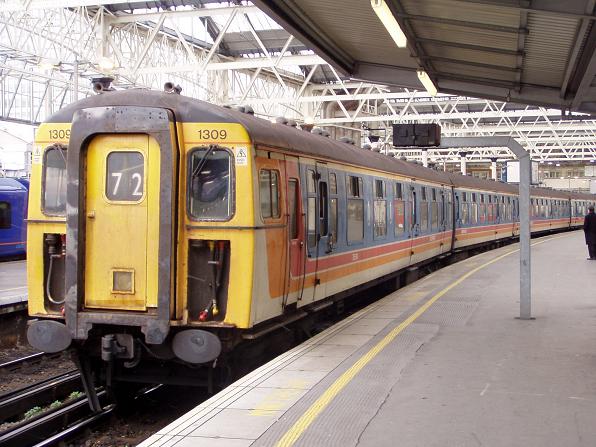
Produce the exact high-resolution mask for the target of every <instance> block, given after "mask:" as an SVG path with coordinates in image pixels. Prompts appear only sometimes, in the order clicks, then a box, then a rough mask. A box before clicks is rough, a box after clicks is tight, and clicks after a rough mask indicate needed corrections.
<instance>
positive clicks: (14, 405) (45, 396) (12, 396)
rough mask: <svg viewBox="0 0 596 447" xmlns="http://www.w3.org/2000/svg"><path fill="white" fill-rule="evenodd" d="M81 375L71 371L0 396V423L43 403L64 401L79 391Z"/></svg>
mask: <svg viewBox="0 0 596 447" xmlns="http://www.w3.org/2000/svg"><path fill="white" fill-rule="evenodd" d="M81 388H82V387H81V375H80V374H79V372H78V371H77V370H72V371H69V372H67V373H64V374H60V375H58V376H55V377H51V378H49V379H46V380H42V381H41V382H37V383H34V384H32V385H29V386H26V387H23V388H19V389H17V390H12V391H9V392H7V393H5V394H3V395H1V396H0V421H8V420H11V419H12V418H14V417H16V416H18V415H20V414H23V413H25V412H26V411H27V410H30V409H31V408H33V407H35V406H38V405H44V404H45V403H49V402H53V401H56V400H59V399H64V398H65V397H66V396H68V395H70V393H72V392H73V391H76V390H80V389H81Z"/></svg>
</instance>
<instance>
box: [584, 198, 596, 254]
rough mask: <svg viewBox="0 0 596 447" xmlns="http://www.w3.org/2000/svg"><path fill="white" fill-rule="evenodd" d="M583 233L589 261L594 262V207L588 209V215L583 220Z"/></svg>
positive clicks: (595, 240) (595, 228)
mask: <svg viewBox="0 0 596 447" xmlns="http://www.w3.org/2000/svg"><path fill="white" fill-rule="evenodd" d="M584 233H585V235H586V244H587V245H588V253H589V254H590V257H589V258H588V259H589V260H592V261H596V214H594V205H590V206H589V207H588V215H587V216H586V217H585V218H584Z"/></svg>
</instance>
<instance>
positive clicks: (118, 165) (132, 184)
mask: <svg viewBox="0 0 596 447" xmlns="http://www.w3.org/2000/svg"><path fill="white" fill-rule="evenodd" d="M106 164H107V168H106V171H107V172H106V197H107V198H108V200H113V201H117V202H138V201H140V200H141V199H142V198H143V191H144V184H145V161H144V158H143V154H141V153H140V152H110V153H109V154H108V159H107V163H106Z"/></svg>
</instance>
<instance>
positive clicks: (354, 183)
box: [348, 175, 362, 197]
mask: <svg viewBox="0 0 596 447" xmlns="http://www.w3.org/2000/svg"><path fill="white" fill-rule="evenodd" d="M348 195H349V196H351V197H362V178H360V177H354V176H352V175H349V176H348Z"/></svg>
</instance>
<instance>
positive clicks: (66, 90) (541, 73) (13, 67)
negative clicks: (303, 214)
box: [0, 0, 596, 163]
mask: <svg viewBox="0 0 596 447" xmlns="http://www.w3.org/2000/svg"><path fill="white" fill-rule="evenodd" d="M386 1H387V2H388V3H387V5H389V6H391V8H393V10H394V12H395V16H394V17H396V18H397V20H399V21H400V23H403V27H404V30H405V31H406V33H407V34H408V42H409V45H410V48H405V49H399V48H397V46H396V45H395V43H394V41H393V40H392V39H391V37H390V36H389V34H388V32H387V30H386V29H385V27H384V26H383V25H382V23H381V21H380V20H379V18H378V17H377V15H376V14H375V12H374V11H373V9H372V5H371V1H370V0H359V1H354V0H346V1H342V2H339V1H337V0H325V1H320V2H319V1H312V0H293V1H290V0H258V1H255V2H254V3H253V2H249V1H234V2H228V1H221V0H160V1H136V2H135V1H133V2H123V1H122V0H62V1H60V2H56V1H51V0H3V1H0V121H14V122H18V123H28V124H33V125H36V124H38V123H39V122H41V121H43V120H44V119H45V118H46V117H47V116H49V115H50V114H52V113H54V112H56V111H57V110H59V109H60V108H62V107H63V106H65V105H67V104H68V103H70V102H72V101H75V100H77V99H81V98H84V97H86V96H89V95H93V94H95V93H94V92H93V90H92V88H91V80H92V79H94V78H97V77H100V76H111V77H113V78H114V82H113V86H114V87H115V88H116V89H126V88H151V89H162V87H163V85H164V83H165V82H173V83H174V84H179V85H180V86H181V87H182V94H183V95H186V96H190V97H193V98H197V99H202V100H206V101H209V102H211V103H214V104H219V105H226V106H232V107H233V106H240V105H249V106H251V107H252V108H253V109H254V111H255V113H256V114H257V115H258V116H260V117H262V118H266V119H273V120H274V119H275V118H276V117H279V116H280V115H283V116H284V117H286V118H290V119H293V120H295V121H297V122H298V123H299V124H306V125H311V126H312V125H314V126H323V127H325V128H326V129H327V130H329V132H330V134H331V137H332V138H340V137H344V136H346V137H349V138H352V139H354V140H355V141H357V142H360V143H366V142H368V141H372V140H371V139H369V137H373V138H377V139H379V141H380V142H381V143H383V144H384V145H385V147H387V146H390V144H389V143H390V142H391V131H392V124H394V123H413V122H417V123H438V124H440V125H441V127H442V133H443V136H445V137H465V136H474V137H476V136H489V137H492V136H513V137H514V138H516V139H517V140H518V141H519V142H520V143H521V144H522V145H523V146H524V147H525V148H527V149H528V150H530V151H531V154H532V157H533V158H534V159H536V160H539V161H543V162H545V163H549V162H552V163H557V162H566V161H570V162H571V161H574V162H581V161H591V160H595V161H596V131H595V129H596V117H595V116H590V114H589V113H580V112H577V111H573V112H569V108H574V109H582V110H586V111H587V112H593V111H592V109H591V107H592V106H591V104H592V103H591V102H590V101H591V99H590V98H591V96H590V95H592V94H593V91H592V90H593V89H592V87H587V88H586V89H584V90H585V91H584V93H577V94H574V93H573V92H575V91H577V92H580V90H578V89H580V87H582V86H585V82H584V80H585V79H588V78H589V76H588V74H589V73H591V72H590V70H591V67H592V65H593V64H592V62H591V60H590V63H585V62H584V61H585V60H586V57H587V55H588V53H589V52H590V51H591V50H593V48H592V47H593V46H594V39H593V36H592V34H589V35H588V31H590V33H591V30H592V24H593V21H592V18H591V16H590V15H589V13H586V12H584V13H580V12H578V10H577V8H578V6H577V5H576V6H573V5H575V4H576V3H578V2H577V1H576V0H573V1H566V2H562V1H561V2H558V1H553V2H550V3H549V4H548V5H546V4H542V3H543V2H542V0H537V1H535V2H533V3H532V8H534V9H531V8H530V7H529V6H528V5H522V4H521V3H519V4H518V3H516V4H513V3H511V2H510V1H508V0H504V1H499V2H491V3H489V2H479V1H478V2H472V1H460V0H457V1H456V0H424V1H413V0H406V1H400V2H394V3H392V0H386ZM433 5H434V6H433ZM497 5H498V6H497ZM562 5H565V6H564V8H566V9H565V11H566V12H565V13H562V12H556V11H552V10H550V11H545V10H546V9H547V7H548V8H551V9H553V8H554V9H556V8H558V9H562V8H563V6H562ZM584 6H585V8H587V7H588V5H584ZM584 6H582V8H583V7H584ZM592 6H593V5H592ZM574 7H575V8H576V9H573V8H574ZM396 8H398V9H399V8H402V9H403V10H404V11H406V12H403V13H400V12H399V11H397V9H396ZM408 8H409V9H408ZM536 9H540V11H536ZM585 10H587V9H585ZM264 11H266V12H267V13H265V12H264ZM396 11H397V12H396ZM474 14H476V16H474ZM414 16H415V18H414ZM438 17H441V18H440V19H438ZM515 17H517V19H515V20H517V25H515V26H514V25H511V23H510V22H512V21H515V20H514V18H515ZM561 17H562V18H561ZM538 19H540V20H542V19H544V20H546V22H545V23H546V24H547V25H543V26H538V25H536V23H537V22H536V21H537V20H538ZM547 19H548V20H547ZM522 20H523V21H524V24H523V25H522V24H521V21H522ZM571 22H573V23H575V24H576V27H575V28H574V31H573V32H570V34H569V33H567V34H566V33H564V32H561V31H560V30H561V27H563V26H567V25H569V24H570V23H571ZM566 24H567V25H566ZM544 26H546V28H544ZM513 28H515V30H513ZM432 30H434V31H432ZM581 33H584V35H585V38H583V39H580V38H576V37H577V36H579V35H581ZM412 36H414V37H412ZM518 38H519V39H521V40H519V43H518V40H517V39H518ZM416 39H417V40H416ZM532 39H534V40H532ZM514 41H515V44H514ZM575 44H577V45H576V46H575V47H574V48H575V49H574V50H573V51H571V50H569V51H571V53H570V56H561V54H563V53H564V52H565V51H567V50H565V51H564V49H563V47H565V48H567V47H569V48H571V47H570V46H573V45H575ZM515 45H520V48H522V47H523V49H522V50H519V49H518V50H512V49H511V48H514V47H515V48H517V47H516V46H515ZM470 46H473V47H474V48H471V47H470ZM477 47H483V48H481V49H480V48H477ZM499 48H500V49H499ZM511 51H517V52H518V53H520V54H519V55H518V56H516V57H512V56H511V55H509V56H507V55H506V53H508V52H509V53H510V52H511ZM556 51H559V53H556ZM555 53H556V54H555ZM516 54H517V53H516ZM570 58H571V59H570ZM547 59H548V60H547ZM507 64H509V65H507ZM507 67H508V68H507ZM417 69H424V70H426V71H427V73H428V74H429V75H430V78H431V79H432V80H433V81H435V82H436V83H437V85H438V87H439V90H440V92H439V93H438V94H437V95H435V96H431V95H430V94H429V93H428V92H427V91H425V89H424V88H423V86H422V85H421V84H420V82H419V81H418V77H417V73H416V70H417ZM561 72H563V74H561ZM557 73H559V75H557ZM582 73H584V75H583V77H582V78H581V82H576V80H577V79H578V76H579V75H580V74H582ZM557 76H559V77H560V78H561V79H564V81H565V82H563V81H561V82H562V84H561V85H563V84H564V85H565V89H564V90H565V92H566V93H564V94H563V93H561V92H562V90H561V89H557V88H555V87H552V86H550V84H553V85H554V84H556V82H558V81H556V79H558V78H557ZM456 78H457V79H456ZM555 81H556V82H555ZM549 83H550V84H549ZM512 84H515V86H512ZM504 85H506V86H505V87H504ZM576 87H577V89H576ZM582 88H583V87H582ZM574 89H575V90H574ZM537 93H539V95H538V96H536V94H537ZM458 94H459V96H458ZM462 94H464V95H463V96H462ZM561 95H562V96H561ZM570 95H571V96H570ZM563 97H564V98H565V99H562V98H563ZM575 97H577V98H582V100H583V101H584V102H583V103H582V104H576V105H575V106H574V105H573V98H575ZM537 98H538V99H540V98H541V99H540V100H537ZM553 98H554V99H553ZM580 106H581V107H580ZM561 108H563V109H564V110H565V114H564V116H562V112H561ZM0 130H2V129H1V128H0ZM401 154H402V155H403V156H406V157H408V158H412V159H418V160H420V159H421V158H422V151H421V150H417V149H415V148H413V149H412V150H405V151H402V153H401ZM429 155H430V159H431V161H433V160H434V161H438V160H448V161H449V160H451V161H458V160H459V155H458V151H457V150H453V151H448V150H446V149H436V150H435V151H434V152H432V153H430V154H429ZM510 157H511V155H510V153H509V152H508V151H503V150H502V148H496V147H495V148H479V149H477V150H474V151H471V152H470V153H469V154H468V160H470V161H484V162H487V161H489V160H490V159H491V158H499V159H502V160H504V159H508V158H510Z"/></svg>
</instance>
